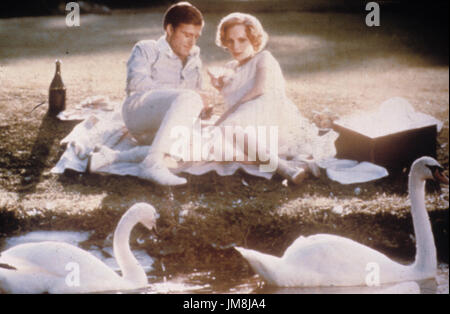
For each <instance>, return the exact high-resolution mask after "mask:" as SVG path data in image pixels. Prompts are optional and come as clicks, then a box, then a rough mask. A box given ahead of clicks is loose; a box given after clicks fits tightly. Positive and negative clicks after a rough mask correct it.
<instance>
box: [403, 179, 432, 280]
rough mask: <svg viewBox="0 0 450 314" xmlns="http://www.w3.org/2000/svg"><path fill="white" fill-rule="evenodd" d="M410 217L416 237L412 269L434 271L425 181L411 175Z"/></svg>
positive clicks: (409, 185) (409, 183)
mask: <svg viewBox="0 0 450 314" xmlns="http://www.w3.org/2000/svg"><path fill="white" fill-rule="evenodd" d="M408 189H409V198H410V200H411V215H412V219H413V224H414V232H415V236H416V261H415V263H414V269H415V270H417V271H420V272H433V271H436V268H437V265H436V264H437V262H436V247H435V244H434V238H433V231H432V230H431V224H430V219H429V217H428V212H427V210H426V208H425V180H424V179H421V178H419V177H417V176H415V175H414V174H411V175H410V177H409V182H408Z"/></svg>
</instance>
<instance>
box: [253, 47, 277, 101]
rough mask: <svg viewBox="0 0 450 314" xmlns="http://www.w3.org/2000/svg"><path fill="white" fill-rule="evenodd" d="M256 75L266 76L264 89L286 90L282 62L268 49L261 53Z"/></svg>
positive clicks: (273, 90) (267, 90)
mask: <svg viewBox="0 0 450 314" xmlns="http://www.w3.org/2000/svg"><path fill="white" fill-rule="evenodd" d="M256 75H259V76H262V77H264V84H263V91H264V93H268V92H284V77H283V74H282V72H281V68H280V64H279V63H278V61H277V60H276V59H275V58H274V56H273V55H272V54H271V53H270V52H269V51H267V50H264V51H262V52H261V53H260V55H259V58H258V61H257V63H256Z"/></svg>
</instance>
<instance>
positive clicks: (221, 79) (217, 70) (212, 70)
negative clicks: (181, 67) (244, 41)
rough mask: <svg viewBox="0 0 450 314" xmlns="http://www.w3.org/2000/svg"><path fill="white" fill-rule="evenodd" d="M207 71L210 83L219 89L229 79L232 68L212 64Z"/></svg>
mask: <svg viewBox="0 0 450 314" xmlns="http://www.w3.org/2000/svg"><path fill="white" fill-rule="evenodd" d="M207 73H208V75H209V77H210V78H211V84H212V85H213V86H214V87H215V88H217V89H219V90H220V89H222V88H223V87H224V85H226V84H227V83H228V82H229V81H230V79H231V76H232V75H233V70H231V69H229V68H225V67H219V66H212V67H209V68H208V69H207Z"/></svg>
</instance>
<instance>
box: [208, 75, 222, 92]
mask: <svg viewBox="0 0 450 314" xmlns="http://www.w3.org/2000/svg"><path fill="white" fill-rule="evenodd" d="M207 73H208V75H209V78H210V79H211V85H212V86H214V87H215V88H216V89H217V90H218V91H221V90H222V88H223V86H224V85H225V83H224V80H223V79H224V76H223V75H222V76H215V75H214V74H212V73H211V72H209V70H208V71H207Z"/></svg>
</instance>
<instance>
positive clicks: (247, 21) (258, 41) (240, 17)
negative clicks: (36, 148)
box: [216, 12, 269, 53]
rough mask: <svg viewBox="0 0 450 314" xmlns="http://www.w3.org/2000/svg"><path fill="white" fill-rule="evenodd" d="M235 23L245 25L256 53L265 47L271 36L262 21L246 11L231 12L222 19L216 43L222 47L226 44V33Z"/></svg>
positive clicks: (218, 27)
mask: <svg viewBox="0 0 450 314" xmlns="http://www.w3.org/2000/svg"><path fill="white" fill-rule="evenodd" d="M235 25H244V26H245V30H246V33H247V37H248V39H249V40H250V42H251V44H252V46H253V49H254V50H255V52H256V53H258V52H260V51H261V50H263V49H264V47H265V46H266V44H267V40H268V39H269V36H268V35H267V33H266V32H265V31H264V29H263V27H262V25H261V23H260V22H259V21H258V19H257V18H256V17H254V16H253V15H250V14H246V13H239V12H235V13H231V14H228V15H227V16H225V17H224V18H222V20H220V23H219V26H217V33H216V45H217V46H219V47H221V48H226V46H225V40H226V38H225V35H226V31H227V29H229V28H230V27H232V26H235Z"/></svg>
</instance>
